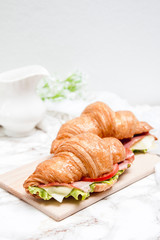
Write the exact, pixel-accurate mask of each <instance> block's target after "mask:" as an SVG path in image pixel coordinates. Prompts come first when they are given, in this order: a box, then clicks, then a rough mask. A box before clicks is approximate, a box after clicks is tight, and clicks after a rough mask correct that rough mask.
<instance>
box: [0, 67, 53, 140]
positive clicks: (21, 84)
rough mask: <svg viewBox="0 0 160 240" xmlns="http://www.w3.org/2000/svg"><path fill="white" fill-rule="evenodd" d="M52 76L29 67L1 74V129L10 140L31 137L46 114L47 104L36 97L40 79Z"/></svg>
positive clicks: (37, 68)
mask: <svg viewBox="0 0 160 240" xmlns="http://www.w3.org/2000/svg"><path fill="white" fill-rule="evenodd" d="M46 76H49V73H48V71H47V70H46V69H45V68H43V67H41V66H28V67H24V68H19V69H15V70H12V71H8V72H4V73H1V74H0V125H1V126H2V127H1V128H0V129H1V134H2V132H3V133H4V134H5V135H7V136H14V137H21V136H27V135H29V134H31V132H32V131H33V129H34V127H35V126H36V125H37V124H38V123H39V122H40V121H41V119H42V118H43V116H44V113H45V106H44V103H43V101H42V100H41V99H40V98H39V97H38V96H37V95H36V91H35V89H36V86H37V83H38V81H39V80H40V79H42V78H43V77H46Z"/></svg>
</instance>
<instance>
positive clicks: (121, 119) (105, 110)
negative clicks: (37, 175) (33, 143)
mask: <svg viewBox="0 0 160 240" xmlns="http://www.w3.org/2000/svg"><path fill="white" fill-rule="evenodd" d="M151 129H152V127H151V126H150V125H149V124H148V123H146V122H140V121H138V120H137V118H136V117H135V115H134V114H133V113H132V112H130V111H118V112H114V111H112V110H111V108H110V107H109V106H108V105H106V104H105V103H103V102H95V103H92V104H90V105H89V106H87V107H86V108H85V109H84V111H83V112H82V114H81V116H80V117H77V118H75V119H72V120H70V121H68V122H66V123H64V124H63V125H62V126H61V128H60V130H59V132H58V134H57V137H56V139H55V140H54V141H53V142H52V147H51V153H55V152H56V149H57V148H58V146H59V145H61V144H62V143H63V142H65V141H66V140H67V139H70V138H71V137H73V136H76V135H78V134H81V133H86V132H87V133H94V134H96V135H97V136H99V137H101V138H105V137H115V138H117V139H120V140H123V139H127V141H128V140H129V141H130V140H131V139H132V138H133V137H134V136H136V137H137V135H138V137H139V138H136V139H135V140H134V141H132V145H133V144H135V143H137V142H139V141H140V140H142V138H144V137H145V138H146V137H147V140H145V141H144V140H143V143H144V142H146V141H147V144H149V145H151V144H152V142H153V141H154V137H153V136H152V137H151V136H149V137H148V133H149V131H150V130H151ZM137 147H140V148H142V147H143V149H144V147H145V148H146V145H145V146H137ZM143 149H142V150H143ZM139 150H140V149H139Z"/></svg>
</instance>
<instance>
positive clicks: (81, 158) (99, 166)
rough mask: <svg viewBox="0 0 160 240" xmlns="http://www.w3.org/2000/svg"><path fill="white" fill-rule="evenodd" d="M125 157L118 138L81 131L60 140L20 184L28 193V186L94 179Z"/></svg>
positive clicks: (99, 187) (98, 187)
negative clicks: (51, 153)
mask: <svg viewBox="0 0 160 240" xmlns="http://www.w3.org/2000/svg"><path fill="white" fill-rule="evenodd" d="M125 158H126V150H125V148H124V146H123V144H122V143H121V142H120V141H119V140H118V139H116V138H112V137H110V138H104V139H102V138H100V137H98V136H97V135H95V134H93V133H82V134H79V135H76V136H75V137H72V138H69V139H67V140H66V141H65V142H63V144H61V145H60V146H59V147H58V148H57V149H56V151H55V155H54V156H53V157H52V158H51V159H49V160H45V161H43V162H42V163H40V164H39V165H38V166H37V168H36V170H35V171H34V173H33V174H31V176H29V177H28V179H27V180H26V181H25V182H24V185H23V186H24V188H25V189H26V192H28V193H29V190H28V189H29V186H43V185H44V184H45V185H47V184H50V183H52V184H53V185H54V183H62V185H63V183H65V184H72V183H74V182H77V181H81V179H82V178H83V177H89V178H93V179H95V178H97V177H99V176H102V175H103V174H106V173H110V172H111V171H112V170H113V166H115V164H116V163H119V162H122V161H124V160H125ZM111 186H112V185H108V184H106V183H105V184H96V185H95V188H94V191H96V192H99V191H104V190H106V189H108V188H109V187H111ZM35 196H36V195H35Z"/></svg>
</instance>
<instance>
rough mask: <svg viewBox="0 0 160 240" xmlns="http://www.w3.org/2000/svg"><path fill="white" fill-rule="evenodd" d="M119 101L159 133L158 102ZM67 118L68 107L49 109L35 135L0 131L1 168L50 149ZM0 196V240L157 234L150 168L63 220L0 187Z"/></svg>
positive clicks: (156, 192) (154, 237) (152, 238)
mask: <svg viewBox="0 0 160 240" xmlns="http://www.w3.org/2000/svg"><path fill="white" fill-rule="evenodd" d="M106 102H107V101H106ZM86 104H87V103H86ZM120 104H121V107H124V108H126V106H128V108H129V107H130V108H131V109H132V110H134V112H136V114H137V115H138V116H139V117H140V116H141V118H142V115H143V119H144V118H145V119H148V121H150V122H152V124H153V125H154V126H155V128H156V131H157V134H159V128H158V127H159V125H158V123H159V121H160V118H159V116H160V115H159V112H160V111H159V107H158V106H157V107H154V108H153V107H149V106H141V107H139V106H137V107H136V108H134V109H133V108H132V107H131V106H129V105H128V104H127V103H126V102H125V101H123V104H122V102H119V106H120ZM125 104H126V105H125ZM82 105H83V104H82ZM115 108H116V107H115ZM117 108H118V106H117ZM155 108H156V109H155ZM73 109H74V107H73V108H72V110H73ZM52 110H54V109H52ZM79 111H80V109H79ZM64 112H65V111H64ZM76 114H77V112H76V113H75V115H76ZM73 115H74V114H73ZM155 116H156V117H155ZM69 118H71V116H70V115H68V114H67V112H65V113H64V114H62V111H61V113H55V112H53V111H52V112H48V113H47V114H46V116H45V119H44V121H43V122H42V123H41V124H39V126H38V128H37V129H36V130H35V132H34V134H33V135H31V136H28V137H24V138H8V137H5V136H2V137H0V174H1V173H4V172H7V171H9V170H11V169H14V168H17V167H19V166H21V165H24V164H25V163H29V162H32V161H34V160H36V159H39V158H41V157H44V156H46V155H48V153H49V149H50V144H51V141H52V139H53V138H54V137H55V136H56V134H57V131H58V129H59V127H60V125H61V124H62V123H63V122H64V121H66V120H67V119H69ZM153 119H154V120H153ZM0 196H1V197H0V216H1V218H0V219H1V226H0V239H2V240H10V239H12V240H14V239H16V240H22V239H23V240H47V239H54V240H55V239H56V240H61V239H66V240H69V239H77V240H79V239H80V240H82V239H92V240H94V239H96V240H103V239H104V240H106V239H111V240H117V239H123V240H139V239H142V240H143V239H144V240H159V239H160V185H159V184H158V183H157V182H156V181H155V175H154V174H152V175H150V176H149V177H147V178H144V179H143V180H140V181H139V182H137V183H135V184H132V185H130V186H129V187H127V188H125V189H123V190H121V191H119V192H117V193H115V194H113V195H111V196H110V197H107V198H105V199H103V200H101V201H99V202H98V203H95V204H94V205H92V206H90V207H88V208H86V209H84V210H82V211H80V212H78V213H76V214H74V215H73V216H71V217H69V218H67V219H65V220H63V221H61V222H56V221H54V220H53V219H51V218H49V217H48V216H46V215H44V214H43V213H41V212H40V211H38V210H36V209H35V208H34V207H32V206H30V205H29V204H27V203H25V202H23V201H22V200H20V199H18V198H16V197H15V196H13V195H11V194H9V193H8V192H6V191H4V190H3V189H0Z"/></svg>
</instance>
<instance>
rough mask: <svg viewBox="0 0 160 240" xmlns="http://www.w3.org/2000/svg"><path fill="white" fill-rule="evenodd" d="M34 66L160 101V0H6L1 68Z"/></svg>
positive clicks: (140, 99) (0, 20) (1, 16)
mask: <svg viewBox="0 0 160 240" xmlns="http://www.w3.org/2000/svg"><path fill="white" fill-rule="evenodd" d="M30 64H41V65H43V66H44V67H46V68H47V69H48V70H49V71H50V72H51V73H58V74H59V75H60V76H64V75H66V74H67V73H68V72H73V71H75V70H76V69H79V70H81V71H83V72H85V73H86V74H88V76H89V80H88V81H89V87H90V88H91V89H93V90H95V89H96V90H108V91H113V92H116V93H118V94H119V95H120V96H123V97H124V98H126V99H128V100H129V101H130V103H151V104H160V96H159V95H160V94H159V91H160V1H159V0H132V1H131V0H30V1H29V0H4V1H2V0H0V71H1V72H2V71H5V70H9V69H11V68H15V67H21V66H24V65H30Z"/></svg>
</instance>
